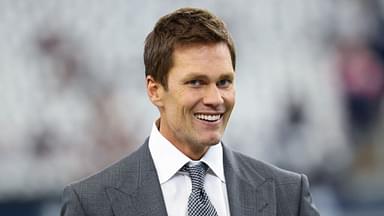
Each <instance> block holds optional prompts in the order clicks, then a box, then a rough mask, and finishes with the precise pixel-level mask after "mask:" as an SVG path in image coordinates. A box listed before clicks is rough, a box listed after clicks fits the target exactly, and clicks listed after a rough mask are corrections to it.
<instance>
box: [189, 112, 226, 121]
mask: <svg viewBox="0 0 384 216" xmlns="http://www.w3.org/2000/svg"><path fill="white" fill-rule="evenodd" d="M194 116H195V118H197V119H198V120H201V121H206V122H217V121H219V120H220V119H222V118H223V114H204V113H195V114H194Z"/></svg>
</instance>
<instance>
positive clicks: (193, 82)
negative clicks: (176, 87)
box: [187, 80, 204, 87]
mask: <svg viewBox="0 0 384 216" xmlns="http://www.w3.org/2000/svg"><path fill="white" fill-rule="evenodd" d="M187 84H188V85H190V86H192V87H199V86H201V85H203V84H204V83H203V81H202V80H190V81H188V82H187Z"/></svg>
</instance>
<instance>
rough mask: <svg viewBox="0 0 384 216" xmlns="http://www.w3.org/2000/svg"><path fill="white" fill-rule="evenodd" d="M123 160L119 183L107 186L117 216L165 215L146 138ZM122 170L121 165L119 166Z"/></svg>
mask: <svg viewBox="0 0 384 216" xmlns="http://www.w3.org/2000/svg"><path fill="white" fill-rule="evenodd" d="M135 154H136V155H135V156H136V160H135V156H134V157H130V158H132V160H130V161H128V162H126V164H125V165H124V166H125V169H126V170H128V172H125V173H124V174H122V175H121V180H120V181H121V184H120V185H118V186H116V187H109V188H107V189H106V190H107V194H108V196H109V198H110V201H111V206H112V209H113V212H114V214H115V215H116V216H133V215H135V216H140V215H160V216H166V215H167V212H166V208H165V203H164V200H163V195H162V192H161V187H160V183H159V180H158V177H157V173H156V169H155V166H154V164H153V160H152V157H151V155H150V152H149V148H148V140H147V141H146V142H145V143H144V145H143V146H142V147H140V149H139V150H138V151H137V152H136V153H135ZM122 172H124V167H122Z"/></svg>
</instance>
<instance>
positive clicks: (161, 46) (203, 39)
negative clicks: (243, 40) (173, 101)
mask: <svg viewBox="0 0 384 216" xmlns="http://www.w3.org/2000/svg"><path fill="white" fill-rule="evenodd" d="M219 42H223V43H225V44H226V45H227V46H228V49H229V51H230V54H231V60H232V67H233V70H235V65H236V53H235V46H234V43H233V40H232V37H231V35H230V34H229V32H228V30H227V29H226V26H225V24H224V22H223V21H222V20H221V19H220V18H218V17H217V16H215V15H213V14H211V13H210V12H208V11H206V10H202V9H197V8H181V9H178V10H176V11H174V12H172V13H170V14H167V15H165V16H163V17H161V18H160V19H159V21H158V22H157V23H156V25H155V27H154V29H153V30H152V32H150V33H149V34H148V36H147V38H146V40H145V47H144V65H145V75H146V76H148V75H150V76H152V77H153V78H154V79H155V80H156V81H157V82H160V83H161V84H162V85H163V86H164V87H165V88H167V87H168V80H167V79H168V72H169V70H170V69H171V67H172V66H173V58H172V54H173V51H174V49H175V48H176V47H177V46H180V45H187V44H197V43H202V44H207V43H219Z"/></svg>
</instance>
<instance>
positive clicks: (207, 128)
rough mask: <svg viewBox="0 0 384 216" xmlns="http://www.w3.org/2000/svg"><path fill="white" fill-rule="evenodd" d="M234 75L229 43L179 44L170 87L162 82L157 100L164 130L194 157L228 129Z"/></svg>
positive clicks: (164, 132) (174, 142) (184, 151)
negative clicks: (166, 86) (166, 87)
mask: <svg viewBox="0 0 384 216" xmlns="http://www.w3.org/2000/svg"><path fill="white" fill-rule="evenodd" d="M234 77H235V73H234V70H233V68H232V61H231V56H230V52H229V49H228V47H227V45H226V44H224V43H215V44H194V45H185V46H177V47H176V48H175V50H174V53H173V67H172V68H171V69H170V71H169V74H168V89H164V87H163V86H161V85H160V84H159V89H158V93H159V94H158V95H159V98H158V101H157V102H154V103H155V104H156V105H157V106H158V107H159V109H160V133H161V134H162V135H163V136H164V137H165V138H167V139H168V140H169V141H170V142H171V143H172V144H174V145H175V146H176V147H177V148H178V149H179V150H180V151H182V152H183V153H184V154H186V155H187V156H189V157H190V158H192V159H200V158H201V156H202V155H203V154H204V153H205V152H206V151H207V150H208V148H209V146H211V145H214V144H217V143H218V142H219V141H220V140H221V137H222V135H223V133H224V129H225V127H226V125H227V122H228V120H229V116H230V114H231V111H232V109H233V106H234V104H235V87H234ZM147 81H148V79H147Z"/></svg>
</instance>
